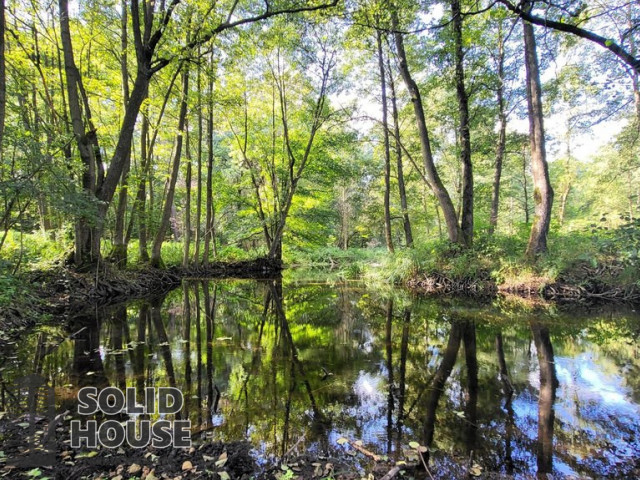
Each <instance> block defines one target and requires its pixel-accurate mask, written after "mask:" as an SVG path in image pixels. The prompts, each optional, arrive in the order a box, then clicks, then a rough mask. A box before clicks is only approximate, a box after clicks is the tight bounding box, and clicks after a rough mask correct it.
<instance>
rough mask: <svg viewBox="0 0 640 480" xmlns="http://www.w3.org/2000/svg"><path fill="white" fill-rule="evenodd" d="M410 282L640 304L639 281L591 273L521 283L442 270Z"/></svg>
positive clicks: (451, 290) (473, 291)
mask: <svg viewBox="0 0 640 480" xmlns="http://www.w3.org/2000/svg"><path fill="white" fill-rule="evenodd" d="M406 285H407V287H408V288H409V289H411V290H412V291H413V292H414V293H416V294H430V295H433V294H438V295H466V296H473V297H479V298H491V297H495V296H496V295H498V294H510V295H517V296H521V297H525V298H539V299H542V300H548V301H554V302H558V303H573V304H575V303H580V304H585V305H593V304H599V303H621V304H629V305H638V304H640V287H639V286H638V284H630V285H616V284H610V283H608V282H606V281H603V280H601V279H599V278H590V277H588V276H586V277H583V278H581V279H580V280H577V279H575V278H572V277H560V278H559V279H558V281H556V282H548V281H546V280H545V279H541V278H533V279H531V280H529V281H526V282H521V283H513V282H512V283H509V284H500V283H497V282H496V281H495V280H493V279H491V278H490V276H489V274H488V273H487V274H481V275H479V277H477V278H473V277H462V278H456V277H448V276H446V275H443V274H440V273H427V274H418V275H416V276H414V277H412V278H410V279H409V280H408V281H407V283H406Z"/></svg>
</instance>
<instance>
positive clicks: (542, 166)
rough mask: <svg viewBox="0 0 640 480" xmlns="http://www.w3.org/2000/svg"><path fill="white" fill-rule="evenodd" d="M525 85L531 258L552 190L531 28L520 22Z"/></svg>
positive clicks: (540, 240)
mask: <svg viewBox="0 0 640 480" xmlns="http://www.w3.org/2000/svg"><path fill="white" fill-rule="evenodd" d="M522 29H523V32H524V51H525V67H526V83H527V107H528V111H529V143H530V146H531V170H532V172H533V183H534V191H533V198H534V202H535V217H534V219H533V225H532V226H531V235H530V236H529V243H528V245H527V251H526V255H527V256H528V257H530V258H535V257H536V256H537V255H538V254H540V253H544V252H546V251H547V234H548V233H549V225H550V223H551V207H552V205H553V188H552V187H551V182H550V181H549V167H548V165H547V152H546V147H545V138H544V114H543V111H542V89H541V87H540V71H539V67H538V55H537V53H536V38H535V35H534V32H533V25H531V24H530V23H529V22H527V21H524V20H523V22H522Z"/></svg>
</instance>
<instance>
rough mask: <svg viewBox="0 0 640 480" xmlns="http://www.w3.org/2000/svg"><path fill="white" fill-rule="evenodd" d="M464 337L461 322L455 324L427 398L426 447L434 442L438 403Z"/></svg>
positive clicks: (424, 435)
mask: <svg viewBox="0 0 640 480" xmlns="http://www.w3.org/2000/svg"><path fill="white" fill-rule="evenodd" d="M461 337H462V325H461V324H460V323H459V322H453V324H452V325H451V331H450V332H449V341H448V343H447V348H446V349H445V351H444V356H443V357H442V362H440V366H439V367H438V370H436V373H435V375H434V377H433V381H432V383H431V387H430V388H429V396H428V398H427V415H426V418H425V421H424V430H423V441H424V445H426V446H430V445H431V443H432V442H433V434H434V431H435V423H436V410H437V408H438V401H439V400H440V397H441V396H442V393H443V392H444V384H445V383H446V382H447V379H448V378H449V375H451V370H453V366H454V365H455V363H456V357H457V356H458V350H459V349H460V339H461Z"/></svg>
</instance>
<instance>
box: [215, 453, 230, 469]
mask: <svg viewBox="0 0 640 480" xmlns="http://www.w3.org/2000/svg"><path fill="white" fill-rule="evenodd" d="M225 463H227V452H222V453H221V454H220V456H219V457H218V460H217V461H216V467H224V464H225Z"/></svg>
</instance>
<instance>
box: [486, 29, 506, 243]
mask: <svg viewBox="0 0 640 480" xmlns="http://www.w3.org/2000/svg"><path fill="white" fill-rule="evenodd" d="M497 73H498V89H497V91H496V96H497V103H498V124H499V125H500V127H499V129H498V144H497V145H496V166H495V173H494V175H493V190H492V193H491V216H490V218H489V235H493V233H494V232H495V229H496V227H497V226H498V209H499V207H500V179H501V177H502V162H503V160H504V152H505V146H506V143H507V114H506V111H505V110H506V109H505V100H504V80H505V78H504V39H503V37H502V24H500V25H499V26H498V72H497Z"/></svg>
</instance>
